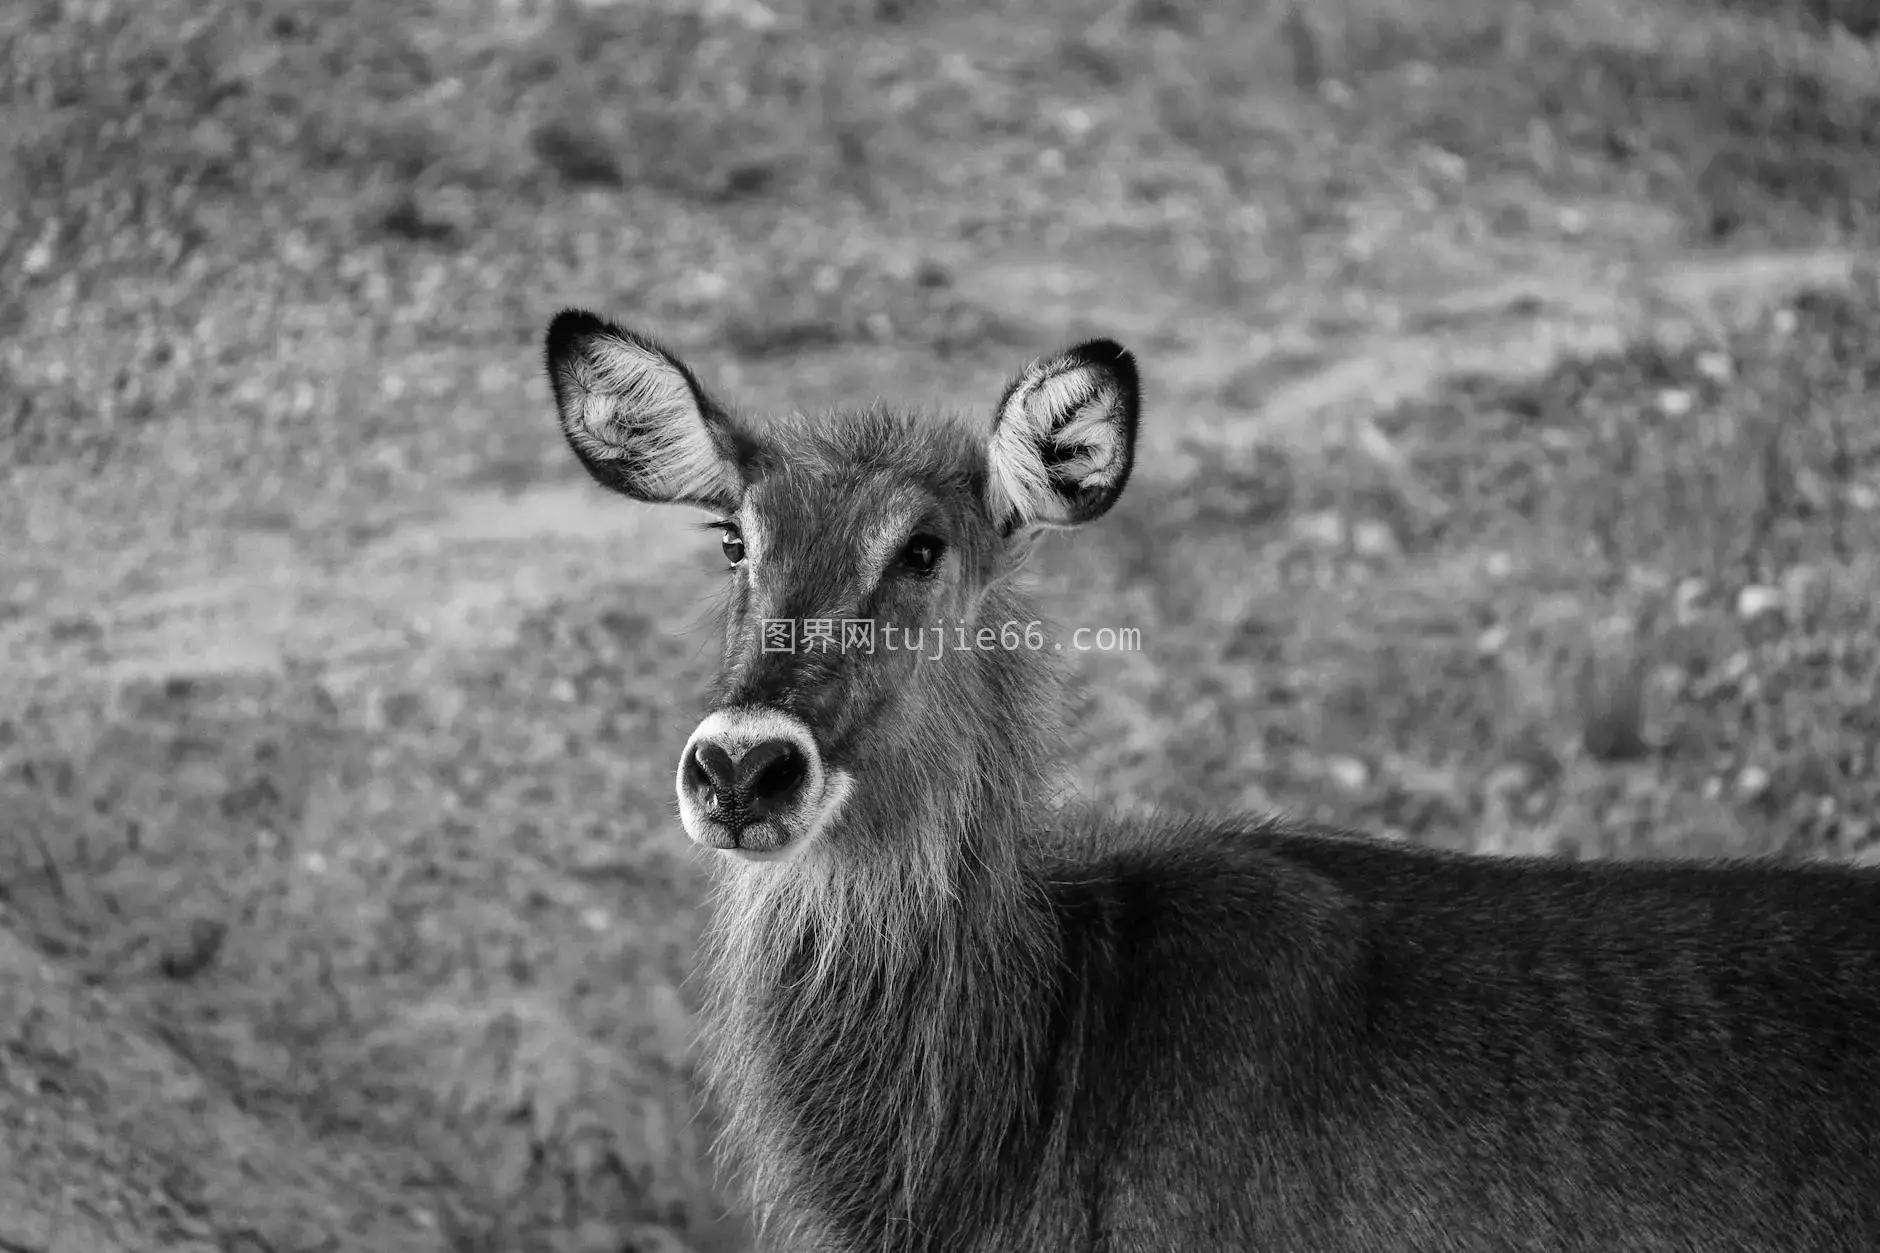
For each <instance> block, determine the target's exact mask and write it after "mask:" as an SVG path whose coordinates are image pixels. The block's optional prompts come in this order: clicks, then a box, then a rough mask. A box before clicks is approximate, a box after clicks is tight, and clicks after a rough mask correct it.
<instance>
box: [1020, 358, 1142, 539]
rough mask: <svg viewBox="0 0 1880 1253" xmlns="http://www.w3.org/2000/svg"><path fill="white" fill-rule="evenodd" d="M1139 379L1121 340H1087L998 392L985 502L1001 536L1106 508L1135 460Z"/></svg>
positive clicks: (1062, 523) (1041, 361) (1070, 521)
mask: <svg viewBox="0 0 1880 1253" xmlns="http://www.w3.org/2000/svg"><path fill="white" fill-rule="evenodd" d="M1140 404H1141V385H1140V382H1139V379H1138V376H1137V372H1136V361H1135V358H1134V357H1133V356H1131V355H1130V353H1129V351H1128V350H1127V349H1125V348H1124V347H1123V346H1122V345H1121V344H1118V343H1117V342H1115V341H1114V340H1109V339H1092V340H1086V341H1085V342H1083V343H1081V344H1077V345H1075V346H1074V347H1071V348H1067V349H1065V350H1064V351H1062V352H1060V353H1057V354H1055V355H1053V356H1049V357H1040V358H1038V359H1037V360H1035V361H1033V362H1032V363H1031V364H1030V365H1028V366H1026V367H1025V369H1024V370H1023V371H1021V372H1020V373H1019V375H1018V377H1016V378H1015V379H1013V380H1012V382H1011V383H1010V384H1009V385H1008V386H1007V387H1006V389H1005V393H1004V394H1003V395H1002V396H1001V397H1000V398H999V404H998V408H997V410H996V411H995V414H994V418H993V429H992V436H991V440H990V446H989V448H988V457H987V462H988V471H989V473H988V475H987V505H988V507H989V508H990V509H991V512H992V516H993V518H994V519H995V520H997V522H998V525H999V528H1000V530H1001V532H1002V533H1004V534H1007V535H1010V534H1013V533H1015V532H1017V531H1020V530H1024V529H1027V528H1030V527H1073V526H1081V525H1083V524H1084V523H1087V522H1092V521H1095V520H1096V519H1097V518H1100V517H1102V516H1103V515H1104V514H1105V513H1107V512H1109V510H1110V507H1111V506H1112V505H1114V504H1115V503H1116V500H1117V498H1118V497H1119V496H1121V495H1122V493H1123V488H1124V487H1125V486H1126V485H1127V483H1128V482H1129V474H1130V471H1131V469H1133V468H1134V464H1135V452H1136V423H1137V416H1138V412H1139V408H1140Z"/></svg>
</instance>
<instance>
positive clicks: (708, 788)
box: [685, 744, 738, 796]
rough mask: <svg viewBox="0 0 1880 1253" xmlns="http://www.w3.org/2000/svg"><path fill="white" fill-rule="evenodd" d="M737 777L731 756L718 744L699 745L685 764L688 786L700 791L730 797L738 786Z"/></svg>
mask: <svg viewBox="0 0 1880 1253" xmlns="http://www.w3.org/2000/svg"><path fill="white" fill-rule="evenodd" d="M737 776H738V771H737V768H736V767H735V766H734V765H732V762H731V754H729V753H727V752H725V750H724V749H722V748H720V747H719V746H718V745H716V744H700V745H698V746H697V747H696V748H694V749H693V750H692V756H691V759H690V760H689V761H687V762H686V763H685V781H686V783H687V785H688V786H690V787H693V788H696V789H698V790H700V791H704V792H716V793H719V794H722V795H725V796H729V795H730V794H731V791H732V789H733V788H734V787H736V785H737Z"/></svg>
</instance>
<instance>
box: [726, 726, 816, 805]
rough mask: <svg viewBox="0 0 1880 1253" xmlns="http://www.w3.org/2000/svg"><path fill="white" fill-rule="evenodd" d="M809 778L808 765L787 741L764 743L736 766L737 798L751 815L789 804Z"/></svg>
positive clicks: (753, 749)
mask: <svg viewBox="0 0 1880 1253" xmlns="http://www.w3.org/2000/svg"><path fill="white" fill-rule="evenodd" d="M808 775H809V762H808V760H807V759H806V758H805V757H804V756H803V754H802V753H800V752H798V751H797V747H796V745H795V744H792V743H791V742H790V741H789V740H765V741H764V742H763V743H762V744H758V745H756V746H755V747H753V748H752V749H751V751H750V752H748V753H746V754H744V756H743V758H742V759H740V760H739V762H738V780H737V786H738V794H739V795H740V796H741V797H743V799H744V803H745V805H746V806H747V807H748V808H749V809H750V810H751V812H752V813H753V814H764V813H767V812H769V811H770V810H771V809H774V808H776V807H777V806H778V805H781V804H783V803H784V802H785V801H787V800H789V799H790V798H791V797H792V796H794V795H795V794H796V792H797V789H798V788H801V787H802V786H803V780H804V779H805V778H807V777H808Z"/></svg>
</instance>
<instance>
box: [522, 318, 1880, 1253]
mask: <svg viewBox="0 0 1880 1253" xmlns="http://www.w3.org/2000/svg"><path fill="white" fill-rule="evenodd" d="M547 366H548V375H549V379H550V381H551V383H552V388H553V393H554V400H555V405H556V408H557V410H558V412H559V417H560V421H561V428H562V431H563V433H564V434H565V435H566V437H567V440H568V442H569V444H570V446H571V447H572V448H573V450H574V453H575V455H576V456H577V457H578V458H579V459H580V461H581V463H582V464H583V465H584V466H586V467H587V469H588V470H589V472H591V473H592V474H593V476H594V477H595V478H596V479H597V480H599V481H600V482H601V483H603V484H605V485H606V486H608V487H610V488H613V489H615V490H617V491H619V492H622V493H625V494H626V495H627V496H630V497H632V498H634V499H636V500H640V501H648V502H657V503H675V504H685V505H691V506H696V507H698V508H701V509H705V510H709V511H710V512H711V515H712V522H711V523H710V525H712V526H715V527H716V528H718V529H719V530H720V531H721V532H722V533H723V534H722V538H723V545H724V554H725V557H726V559H727V561H728V562H729V563H730V568H729V570H728V571H727V572H726V574H725V576H724V577H725V581H726V588H725V591H726V595H725V612H726V621H725V628H724V649H723V658H722V664H721V665H720V668H719V671H718V674H717V678H716V680H715V681H714V683H713V684H712V687H711V691H710V694H709V711H708V713H707V715H706V717H705V719H704V721H703V722H701V723H700V724H699V726H698V729H697V730H696V731H694V732H693V733H692V736H691V739H690V741H689V742H687V743H686V745H685V746H684V750H683V751H682V752H681V754H680V757H679V764H678V780H677V786H678V804H679V812H680V816H681V819H682V821H683V824H684V827H685V831H686V834H687V835H688V836H690V837H691V839H692V840H693V841H695V842H696V843H697V844H698V845H700V846H702V847H703V848H704V849H707V850H711V851H710V852H709V853H708V854H707V855H706V856H707V860H708V861H709V862H710V863H711V865H712V867H713V875H714V879H715V881H716V889H717V891H716V900H715V908H714V911H713V921H712V923H711V927H710V931H709V942H708V949H707V952H706V953H705V954H704V963H705V965H704V970H705V972H706V974H707V975H708V976H709V980H708V985H709V994H708V1000H709V1005H708V1015H707V1018H706V1024H707V1054H708V1062H709V1073H710V1075H711V1077H712V1081H713V1083H714V1085H715V1090H716V1093H717V1096H718V1098H719V1099H720V1100H721V1102H722V1105H723V1109H724V1112H725V1117H726V1130H725V1134H724V1143H725V1145H726V1147H727V1150H728V1157H729V1158H730V1159H731V1162H732V1164H733V1165H735V1166H736V1167H738V1168H739V1171H740V1174H741V1175H742V1177H743V1178H744V1179H745V1180H746V1181H747V1183H748V1185H749V1187H750V1190H751V1193H752V1200H753V1202H754V1204H755V1206H756V1208H757V1211H758V1212H759V1213H760V1214H761V1215H763V1216H764V1218H765V1221H766V1227H765V1230H766V1235H767V1238H769V1237H774V1238H775V1239H776V1241H777V1247H779V1248H791V1249H805V1250H820V1251H824V1253H916V1251H927V1250H931V1251H933V1253H985V1251H991V1250H1001V1251H1005V1250H1009V1251H1012V1253H1040V1251H1044V1253H1057V1251H1060V1250H1072V1249H1077V1250H1111V1251H1115V1253H1124V1251H1144V1253H1146V1251H1148V1250H1155V1251H1157V1253H1165V1251H1170V1250H1173V1251H1180V1253H1186V1251H1190V1250H1193V1251H1196V1253H1203V1251H1212V1250H1243V1249H1244V1250H1259V1251H1261V1253H1288V1251H1295V1250H1297V1251H1303V1250H1315V1251H1318V1250H1365V1251H1373V1250H1375V1251H1380V1253H1381V1251H1385V1250H1388V1251H1389V1253H1405V1251H1408V1250H1432V1251H1433V1250H1483V1251H1487V1250H1494V1251H1496V1253H1509V1251H1515V1250H1526V1251H1532V1250H1600V1251H1602V1253H1605V1251H1608V1250H1672V1249H1676V1250H1690V1251H1692V1253H1699V1251H1701V1253H1721V1251H1723V1250H1749V1249H1754V1250H1798V1251H1799V1250H1814V1251H1821V1250H1856V1249H1866V1250H1873V1249H1880V876H1876V874H1874V873H1869V872H1862V871H1857V870H1853V869H1831V868H1826V867H1797V866H1778V865H1775V864H1764V863H1755V862H1737V863H1701V862H1659V863H1650V864H1647V863H1606V864H1600V863H1590V864H1589V863H1570V862H1565V861H1557V860H1541V859H1528V860H1513V859H1496V858H1488V857H1473V856H1461V855H1455V854H1448V853H1439V852H1435V851H1430V850H1420V849H1417V848H1414V847H1408V846H1403V845H1398V844H1386V843H1383V842H1379V841H1371V840H1366V839H1364V838H1361V837H1359V836H1357V835H1355V834H1351V833H1346V832H1337V831H1325V830H1315V829H1305V828H1302V827H1299V826H1296V825H1293V824H1290V823H1287V822H1283V821H1279V820H1275V819H1269V818H1256V817H1249V818H1218V817H1216V818H1201V817H1187V818H1182V817H1167V816H1160V817H1154V818H1131V817H1122V816H1118V815H1115V814H1109V813H1102V812H1085V811H1082V810H1080V809H1077V808H1075V807H1073V806H1072V805H1071V804H1069V803H1068V802H1065V801H1064V800H1062V798H1061V796H1060V794H1059V792H1058V791H1057V789H1056V787H1055V785H1054V783H1053V780H1054V779H1055V778H1056V775H1055V774H1054V771H1055V770H1056V769H1057V768H1058V764H1059V754H1057V753H1056V752H1054V748H1055V743H1056V740H1057V739H1058V737H1059V736H1060V735H1061V732H1062V730H1063V728H1062V724H1061V720H1058V721H1054V717H1055V715H1054V714H1053V711H1054V710H1056V709H1057V708H1058V705H1057V703H1056V693H1055V690H1054V687H1053V684H1054V683H1055V681H1056V680H1055V677H1054V676H1055V673H1056V672H1055V670H1054V668H1053V666H1052V665H1051V662H1052V659H1053V656H1054V650H1053V649H1051V648H1050V647H1048V646H1046V647H1038V646H1035V643H1028V642H1027V641H1028V640H1031V639H1032V638H1033V637H1032V636H1030V634H1029V633H1021V632H1018V631H1015V630H1013V629H1012V627H1011V624H1021V625H1023V624H1029V623H1030V622H1031V621H1032V620H1033V618H1034V614H1033V612H1032V610H1031V609H1030V608H1029V607H1028V605H1027V604H1026V601H1025V599H1024V598H1023V595H1022V593H1021V591H1020V590H1019V589H1018V588H1017V587H1016V586H1015V580H1014V575H1015V573H1016V572H1017V571H1018V569H1019V567H1020V564H1021V562H1022V561H1023V560H1024V558H1025V556H1026V553H1027V550H1028V549H1029V548H1030V547H1031V546H1032V544H1033V541H1034V540H1035V539H1036V537H1037V536H1038V535H1039V533H1040V532H1041V531H1043V530H1046V529H1049V528H1071V527H1077V526H1081V525H1083V524H1085V523H1089V522H1092V521H1094V520H1096V519H1098V518H1099V517H1101V516H1103V515H1104V514H1105V513H1106V512H1107V511H1108V510H1109V509H1110V507H1111V505H1112V504H1113V503H1114V502H1115V501H1116V499H1117V497H1118V495H1119V494H1120V493H1121V492H1122V490H1123V487H1124V485H1125V484H1126V483H1127V481H1128V479H1129V476H1130V468H1131V465H1132V461H1133V457H1134V448H1135V436H1136V420H1137V407H1138V381H1137V371H1136V366H1135V363H1134V361H1133V359H1132V358H1131V356H1130V354H1129V353H1127V352H1126V351H1124V349H1123V348H1121V347H1120V346H1119V345H1117V344H1115V343H1113V342H1110V341H1108V340H1101V339H1099V340H1092V341H1089V342H1086V343H1081V344H1078V345H1077V346H1075V347H1072V348H1069V349H1068V350H1066V351H1063V352H1061V353H1059V354H1058V355H1055V356H1051V357H1047V358H1043V359H1040V360H1037V361H1034V362H1032V363H1031V364H1030V365H1029V366H1027V367H1026V368H1025V369H1024V370H1023V371H1022V372H1021V373H1020V374H1019V375H1018V376H1017V377H1016V378H1015V379H1014V380H1013V381H1012V382H1011V383H1010V384H1009V385H1008V386H1007V387H1006V389H1005V391H1004V394H1003V395H1002V396H1000V397H999V399H998V402H997V404H996V405H995V406H993V409H992V412H991V414H990V417H989V418H987V419H983V420H982V419H968V418H964V417H959V416H954V417H941V416H936V415H925V416H923V415H919V414H909V413H902V412H897V411H895V410H893V409H891V408H887V407H880V406H877V407H873V408H866V409H859V410H854V411H848V412H834V413H827V414H822V415H803V414H797V415H789V416H779V417H775V418H772V419H770V420H768V421H759V420H757V419H755V418H753V417H751V416H749V415H740V414H738V413H735V412H733V411H732V410H730V409H728V408H726V407H724V406H723V405H721V404H720V403H718V402H717V401H715V400H714V399H712V398H711V396H710V394H709V393H708V392H707V391H706V390H705V389H704V387H702V386H701V384H700V381H699V379H698V377H697V376H696V375H695V374H694V373H693V372H692V371H691V370H689V369H688V368H687V367H686V366H685V365H683V364H681V363H680V361H679V360H678V359H677V358H675V357H674V356H673V355H672V354H671V353H670V352H668V351H667V350H666V349H664V348H663V347H661V346H660V345H659V344H658V343H657V342H655V341H654V340H653V339H651V338H648V337H647V336H645V335H642V334H639V333H636V332H634V331H631V330H627V329H623V328H621V327H619V326H616V325H614V324H611V323H609V322H607V321H604V320H602V319H601V318H599V317H597V316H595V315H593V314H591V313H586V312H582V311H579V310H569V311H567V312H564V313H562V314H560V315H559V316H557V317H556V318H555V319H554V321H553V323H552V324H551V325H550V326H549V328H548V335H547ZM1171 556H1172V559H1179V554H1172V555H1171ZM819 623H830V624H833V629H830V630H825V629H824V628H822V627H821V626H818V625H816V624H819ZM936 623H941V624H945V629H946V632H947V634H946V646H945V647H944V648H941V649H935V648H933V647H931V639H929V641H928V644H929V647H926V648H922V649H916V648H914V647H907V646H900V647H896V646H894V644H893V641H892V639H891V637H890V635H889V630H890V628H898V629H900V630H901V631H902V632H909V631H914V630H919V629H923V628H931V627H933V626H934V624H936ZM780 624H781V625H780ZM870 638H872V643H870V642H869V639H870ZM902 638H903V639H906V638H908V637H907V636H905V635H904V636H903V637H902Z"/></svg>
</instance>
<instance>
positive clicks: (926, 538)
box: [900, 535, 947, 574]
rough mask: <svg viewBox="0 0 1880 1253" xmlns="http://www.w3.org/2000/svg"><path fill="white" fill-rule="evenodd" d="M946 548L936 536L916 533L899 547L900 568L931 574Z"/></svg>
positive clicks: (914, 572)
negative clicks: (903, 545)
mask: <svg viewBox="0 0 1880 1253" xmlns="http://www.w3.org/2000/svg"><path fill="white" fill-rule="evenodd" d="M946 550H947V546H946V543H945V542H944V541H943V540H941V539H939V538H937V537H936V536H932V535H916V536H914V537H913V538H912V539H910V540H908V541H907V546H906V547H904V548H902V549H901V559H900V564H901V568H902V569H904V570H906V571H908V572H909V573H910V574H932V573H933V571H934V567H935V566H937V565H939V564H940V555H941V554H942V553H944V552H946Z"/></svg>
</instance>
